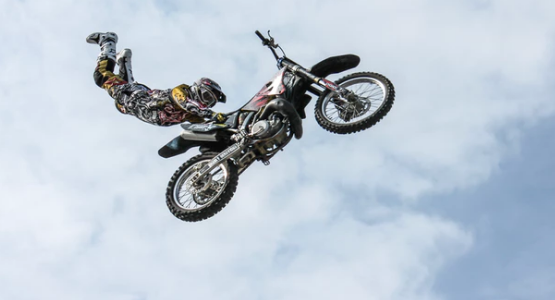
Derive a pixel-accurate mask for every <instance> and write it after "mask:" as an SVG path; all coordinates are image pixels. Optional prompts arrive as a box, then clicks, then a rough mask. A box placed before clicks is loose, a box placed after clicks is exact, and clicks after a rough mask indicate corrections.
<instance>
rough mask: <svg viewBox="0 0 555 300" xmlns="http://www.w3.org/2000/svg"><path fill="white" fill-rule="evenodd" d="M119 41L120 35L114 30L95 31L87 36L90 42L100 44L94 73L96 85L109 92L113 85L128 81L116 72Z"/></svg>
mask: <svg viewBox="0 0 555 300" xmlns="http://www.w3.org/2000/svg"><path fill="white" fill-rule="evenodd" d="M117 41H118V36H117V35H116V34H115V33H113V32H106V33H100V32H95V33H92V34H90V35H89V36H88V37H87V42H88V43H90V44H98V45H99V46H100V54H98V58H97V60H96V62H97V65H96V68H95V70H94V74H93V76H94V81H95V83H96V85H98V86H99V87H101V88H103V89H106V90H107V91H108V92H109V93H110V91H111V88H112V87H113V86H116V85H122V84H126V83H127V81H125V80H123V79H122V78H121V77H119V76H117V75H115V74H114V68H115V66H116V43H117ZM110 94H111V93H110Z"/></svg>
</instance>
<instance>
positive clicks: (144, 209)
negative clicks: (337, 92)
mask: <svg viewBox="0 0 555 300" xmlns="http://www.w3.org/2000/svg"><path fill="white" fill-rule="evenodd" d="M339 3H341V4H339ZM256 29H258V30H260V31H263V32H264V31H266V30H267V29H271V30H272V34H273V36H274V37H275V38H276V40H277V42H278V43H280V45H281V46H282V47H283V48H284V49H285V51H286V53H287V54H288V56H290V57H291V58H293V59H294V60H295V61H297V62H299V63H301V64H303V65H305V66H306V67H309V66H311V65H312V64H315V63H317V62H318V61H320V60H322V59H324V58H326V57H328V56H331V55H338V54H345V53H354V54H358V55H359V56H361V58H362V61H361V64H360V66H359V67H357V68H356V69H355V70H353V72H354V71H373V72H378V73H382V74H384V75H385V76H387V77H388V78H390V79H391V81H392V82H393V84H394V85H395V88H396V91H397V98H396V102H395V104H394V106H393V109H392V110H391V112H390V114H389V115H388V116H387V117H386V118H385V119H384V120H383V121H382V122H380V123H379V124H378V125H376V126H375V127H374V128H372V129H370V130H368V131H365V132H362V133H357V134H355V135H349V136H339V135H333V134H330V133H328V132H326V131H324V130H323V129H321V128H320V127H318V125H317V123H316V122H315V120H314V117H313V112H312V108H313V105H314V103H315V101H313V102H311V104H310V105H309V106H308V108H309V109H308V111H307V115H308V117H307V119H305V120H304V122H303V124H304V126H305V136H304V137H303V138H302V139H301V140H300V141H297V140H295V141H293V142H292V143H291V144H290V145H288V146H287V148H286V149H285V151H284V152H282V153H280V154H279V155H277V156H276V157H275V158H274V159H273V160H272V164H271V165H270V166H269V167H264V166H262V165H258V164H257V165H254V166H253V167H252V168H250V169H249V170H248V171H246V172H245V173H244V174H243V175H242V176H241V177H240V179H239V188H238V190H237V193H236V195H235V197H234V198H233V200H232V201H231V202H230V204H229V205H228V207H226V208H225V209H224V210H223V211H222V212H220V213H219V214H217V215H216V216H214V217H213V218H211V219H209V220H207V221H204V222H200V223H193V224H191V223H184V222H181V221H179V220H177V219H176V218H174V217H173V216H172V215H171V214H170V213H169V212H168V210H167V207H166V205H165V199H164V193H165V187H166V184H167V181H168V180H169V178H170V177H171V175H172V174H173V172H174V171H175V169H177V168H178V166H179V165H180V164H182V163H183V162H184V161H185V160H186V159H188V158H189V157H191V156H192V155H194V153H193V151H192V152H191V153H187V154H185V155H182V156H180V157H176V158H172V159H167V160H166V159H162V158H160V157H158V156H157V150H158V149H159V148H160V147H161V146H162V145H164V144H165V143H166V142H168V141H169V140H171V139H172V138H173V137H175V136H176V135H177V134H178V133H179V131H180V130H179V128H177V127H170V128H158V127H155V126H151V125H148V124H145V123H142V122H140V121H139V120H136V119H134V118H132V117H129V116H124V115H122V114H120V113H118V112H117V111H116V110H115V108H114V105H113V100H111V98H110V97H109V96H108V95H107V93H106V92H105V91H103V90H101V89H99V88H97V87H96V85H95V84H94V82H93V79H92V72H93V69H94V66H95V59H96V55H97V54H98V52H99V49H98V47H97V46H96V45H90V44H86V43H85V37H86V36H87V35H88V34H89V33H91V32H94V31H115V32H117V33H118V35H119V43H118V48H119V49H122V48H124V47H128V48H132V49H133V66H134V68H133V69H134V75H135V78H136V79H137V80H138V81H140V82H144V83H146V84H148V85H149V86H151V87H155V88H171V87H173V86H176V85H178V84H181V83H190V82H192V81H194V80H195V79H197V78H198V77H201V76H208V77H211V78H213V79H215V80H216V81H218V82H219V83H220V84H221V85H222V87H223V88H224V90H225V91H226V93H227V94H228V103H227V104H225V105H220V106H219V107H216V109H219V110H221V111H231V110H234V109H236V108H238V107H239V106H240V105H242V104H243V103H244V102H246V101H247V100H248V99H249V98H250V97H251V96H252V95H253V94H254V93H255V92H257V91H258V90H259V88H260V86H261V85H262V84H263V83H264V82H265V81H266V80H267V79H269V78H270V77H271V76H272V75H273V73H274V72H275V71H276V68H275V61H274V60H273V58H272V56H271V54H270V53H269V51H267V49H265V48H263V47H261V46H260V41H259V40H258V38H257V37H256V36H255V35H254V30H256ZM554 33H555V2H553V1H548V0H536V1H527V2H522V1H513V0H503V1H502V0H491V1H488V0H473V1H462V0H461V1H436V0H415V1H401V0H392V1H374V0H346V1H342V2H338V1H322V0H320V1H316V0H306V1H302V2H300V1H293V0H284V1H279V2H276V1H266V0H263V1H246V0H236V1H233V2H228V1H220V0H205V1H186V2H183V1H173V0H160V1H128V0H122V1H107V0H98V1H89V0H85V1H77V0H53V1H38V0H25V1H16V0H0V40H1V41H2V42H1V44H0V67H1V70H2V72H0V98H1V100H0V115H1V117H0V140H2V145H3V146H2V147H0V188H1V194H0V195H1V196H0V299H10V300H11V299H117V300H145V299H148V300H151V299H342V298H346V297H349V298H350V299H376V300H378V299H379V300H382V299H391V300H397V299H399V300H401V299H403V300H405V299H411V300H412V299H417V300H418V299H422V300H424V299H426V300H438V299H553V298H554V297H555V286H554V283H553V282H555V281H554V280H555V278H554V275H553V274H554V272H555V258H554V257H553V253H555V244H554V243H553V242H552V241H551V240H550V238H549V236H550V235H551V236H552V232H553V229H555V221H553V218H552V217H551V215H552V214H550V212H553V209H554V208H555V207H554V206H553V196H554V195H555V190H554V189H553V180H552V179H553V178H554V177H553V176H555V172H551V168H550V167H549V166H555V165H554V160H553V158H552V155H549V154H548V153H553V152H552V150H555V144H554V143H553V142H551V140H552V135H551V134H550V132H552V130H554V129H555V126H553V112H554V109H555V105H554V103H555V102H554V101H553V96H554V94H555V89H554V87H553V82H554V76H552V71H551V70H552V68H553V66H554V62H553V58H554V56H553V53H554V47H553V46H554V44H553V41H554V39H553V36H555V35H554ZM339 76H341V75H338V76H332V77H331V78H332V79H336V78H338V77H339ZM549 149H551V150H550V151H551V152H546V151H547V150H549ZM530 166H536V167H535V169H534V168H532V169H530ZM522 174H527V176H526V177H521V176H522ZM528 200H534V201H528ZM524 245H526V247H525V246H524ZM508 274H511V275H508Z"/></svg>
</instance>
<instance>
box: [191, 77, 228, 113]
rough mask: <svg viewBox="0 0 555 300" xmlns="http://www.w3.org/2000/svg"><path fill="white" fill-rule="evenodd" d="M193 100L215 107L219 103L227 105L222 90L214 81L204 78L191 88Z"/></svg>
mask: <svg viewBox="0 0 555 300" xmlns="http://www.w3.org/2000/svg"><path fill="white" fill-rule="evenodd" d="M191 92H192V94H193V95H192V96H193V99H195V100H196V101H199V102H201V103H202V104H204V105H206V106H208V107H213V106H214V105H216V103H217V102H222V103H225V100H226V97H225V94H224V93H223V92H222V88H221V87H220V85H219V84H217V83H216V82H215V81H214V80H212V79H210V78H206V77H202V78H200V79H199V80H197V81H195V83H193V85H192V86H191Z"/></svg>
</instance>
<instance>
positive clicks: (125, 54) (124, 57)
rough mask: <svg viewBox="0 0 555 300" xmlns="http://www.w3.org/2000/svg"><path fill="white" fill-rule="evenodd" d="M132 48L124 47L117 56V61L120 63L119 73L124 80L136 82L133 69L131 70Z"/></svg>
mask: <svg viewBox="0 0 555 300" xmlns="http://www.w3.org/2000/svg"><path fill="white" fill-rule="evenodd" d="M131 54H132V53H131V49H123V50H121V51H120V52H119V53H118V55H117V56H116V62H117V64H118V65H119V74H118V76H119V77H121V78H122V79H123V80H125V81H127V82H129V83H134V82H135V78H133V71H132V70H131Z"/></svg>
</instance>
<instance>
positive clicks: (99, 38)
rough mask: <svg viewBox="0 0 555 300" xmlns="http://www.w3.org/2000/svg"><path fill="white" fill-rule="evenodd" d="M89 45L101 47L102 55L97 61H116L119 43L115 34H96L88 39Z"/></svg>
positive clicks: (90, 35)
mask: <svg viewBox="0 0 555 300" xmlns="http://www.w3.org/2000/svg"><path fill="white" fill-rule="evenodd" d="M86 40H87V43H89V44H97V45H99V46H100V54H98V58H97V61H98V62H100V61H103V60H106V59H109V60H112V61H114V62H115V61H116V43H117V42H118V35H117V34H115V33H113V32H105V33H102V32H94V33H91V34H89V36H88V37H87V39H86Z"/></svg>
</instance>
